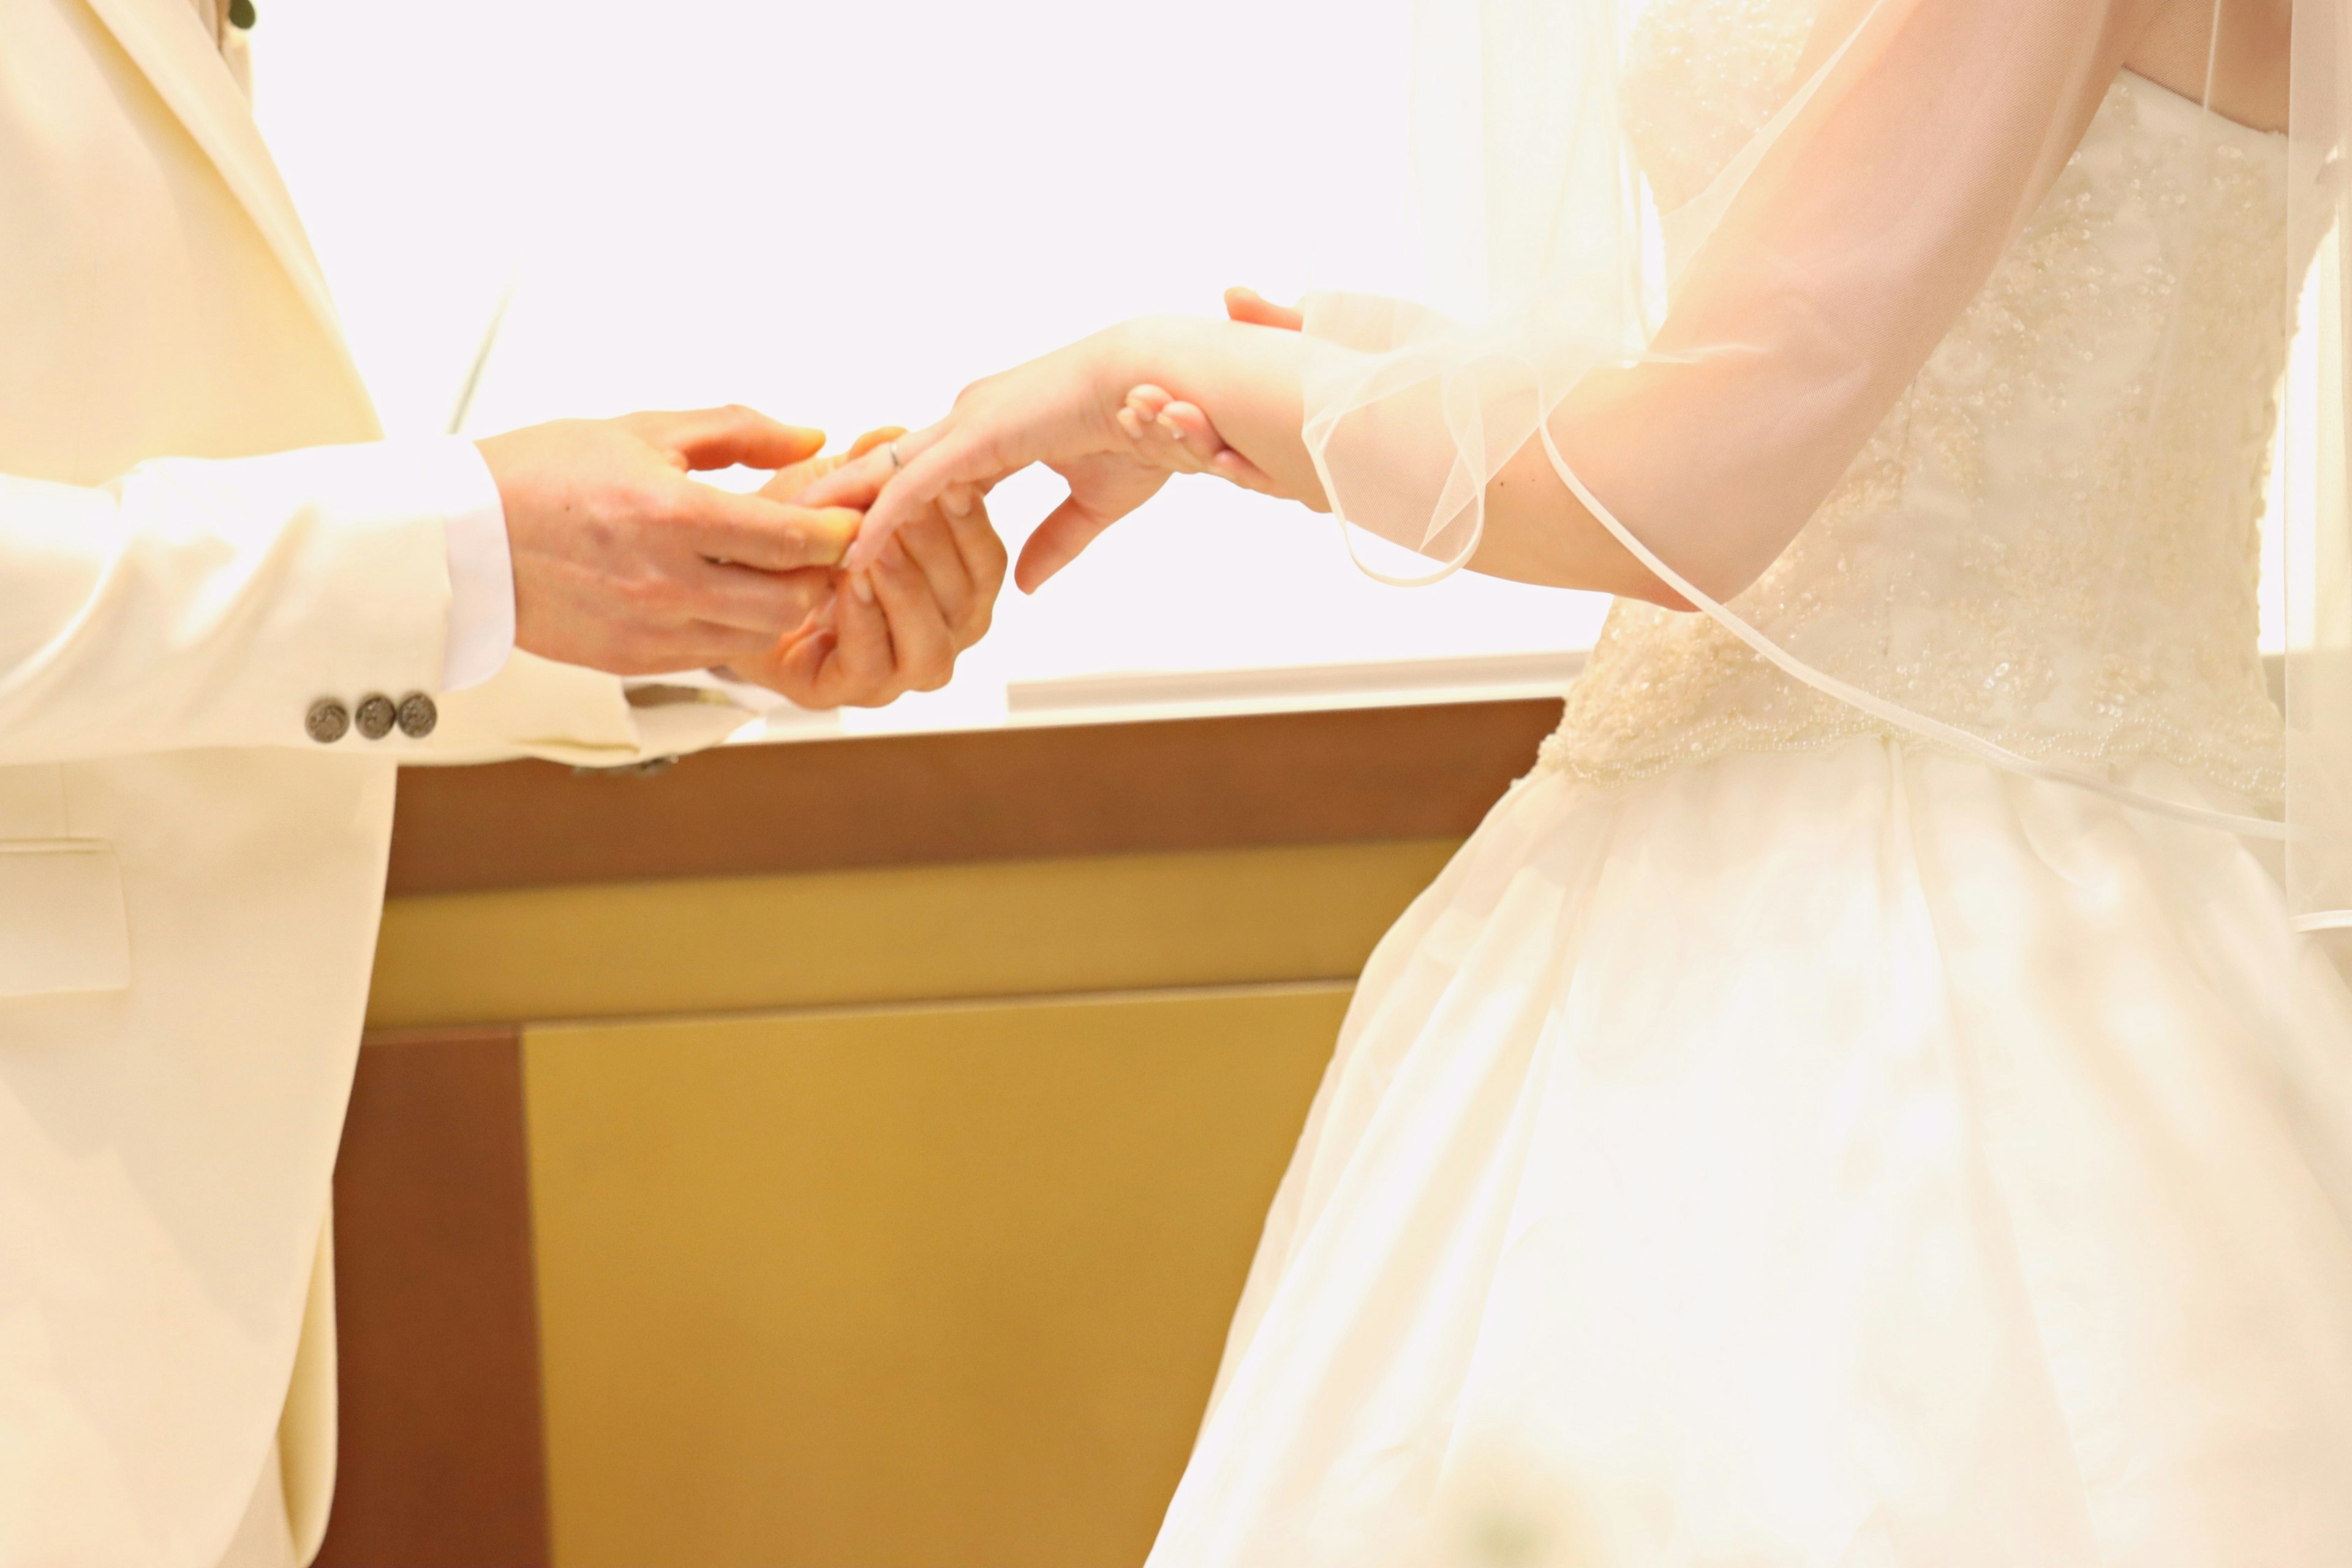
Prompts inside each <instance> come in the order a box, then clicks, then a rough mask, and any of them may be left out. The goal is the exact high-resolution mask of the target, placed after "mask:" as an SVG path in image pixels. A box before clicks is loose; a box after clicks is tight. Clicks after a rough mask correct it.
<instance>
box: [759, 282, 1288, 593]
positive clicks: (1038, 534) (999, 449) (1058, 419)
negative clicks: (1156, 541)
mask: <svg viewBox="0 0 2352 1568" xmlns="http://www.w3.org/2000/svg"><path fill="white" fill-rule="evenodd" d="M1300 363H1301V345H1300V342H1299V338H1298V336H1297V333H1295V332H1289V331H1263V330H1261V329H1260V328H1258V327H1257V326H1255V324H1247V323H1245V324H1243V325H1239V326H1236V325H1234V324H1233V323H1229V322H1222V321H1190V320H1184V319H1181V318H1164V319H1158V320H1148V321H1132V322H1129V323H1127V324H1125V325H1124V326H1119V327H1114V328H1112V329H1110V330H1109V331H1105V332H1099V333H1097V334H1096V335H1095V336H1094V337H1091V338H1088V339H1087V340H1085V341H1084V342H1078V343H1075V344H1073V345H1071V346H1070V347H1068V348H1066V349H1063V350H1060V351H1058V352H1057V353H1051V354H1047V355H1046V356H1045V357H1044V358H1043V359H1037V360H1033V361H1031V362H1030V363H1027V364H1025V365H1022V366H1020V367H1019V368H1017V369H1014V370H1011V371H1007V372H1005V373H1004V374H1001V375H993V376H990V377H989V378H987V379H986V380H984V381H980V382H975V383H974V384H972V385H971V386H970V387H968V388H966V389H965V390H964V392H963V394H962V395H961V396H960V397H958V398H957V399H956V405H955V408H954V409H953V411H952V412H950V414H949V416H947V418H945V419H943V420H941V421H940V423H938V424H937V425H934V426H931V427H930V428H929V429H927V430H922V431H919V432H918V433H916V434H915V435H913V436H909V437H906V438H905V439H904V440H903V441H900V442H898V443H896V444H895V453H896V458H897V459H902V460H903V462H904V468H903V471H900V472H898V473H895V474H890V475H888V476H887V481H888V482H887V484H886V485H885V486H884V487H883V489H882V490H881V493H880V496H879V499H878V500H876V502H875V504H874V507H873V509H872V510H871V511H870V512H869V513H868V515H867V517H866V522H865V525H864V526H863V528H862V529H861V530H860V531H859V533H858V537H857V540H856V543H855V544H853V545H852V546H851V549H850V552H849V555H848V558H847V564H848V565H849V566H850V567H852V568H856V567H860V566H863V565H865V564H866V563H868V562H871V561H872V560H874V559H875V556H876V554H877V552H879V551H880V550H881V548H882V547H883V545H884V544H885V543H886V542H887V541H888V539H889V537H890V535H891V533H892V531H894V530H896V529H897V528H898V527H900V526H901V525H902V524H903V523H904V522H905V521H906V520H907V519H908V518H909V517H911V516H913V515H915V514H916V513H917V512H919V510H921V509H923V508H925V507H929V506H932V505H935V504H936V505H939V506H941V507H943V508H944V509H945V510H947V511H948V512H949V513H950V515H953V514H954V513H955V512H956V511H957V510H958V509H959V508H961V507H962V506H965V505H969V504H973V503H976V501H977V499H978V498H979V497H980V496H981V495H983V494H985V493H986V492H987V491H988V490H989V489H991V488H992V487H993V486H994V485H995V484H996V483H997V482H998V481H999V480H1001V479H1004V478H1005V477H1006V476H1007V475H1010V474H1013V473H1015V472H1018V471H1019V470H1020V469H1022V468H1026V467H1028V466H1029V465H1030V464H1032V463H1042V464H1044V465H1045V466H1046V467H1048V468H1052V469H1054V471H1055V472H1056V473H1058V474H1060V475H1061V476H1062V478H1063V479H1064V480H1066V482H1067V483H1068V485H1069V487H1070V495H1069V499H1068V500H1066V501H1064V502H1063V503H1062V504H1061V505H1060V506H1059V507H1057V508H1055V510H1054V512H1053V514H1052V515H1051V516H1049V517H1048V518H1046V519H1045V521H1044V522H1043V523H1041V524H1039V525H1038V527H1037V529H1036V530H1035V531H1034V532H1033V533H1032V534H1031V535H1030V537H1029V542H1028V543H1027V544H1026V545H1025V546H1024V548H1023V550H1022V552H1021V560H1020V563H1019V565H1018V567H1017V568H1016V569H1015V573H1014V577H1015V580H1016V581H1017V582H1018V583H1019V584H1021V586H1022V588H1023V589H1024V591H1028V592H1034V591H1035V589H1036V588H1037V586H1038V585H1039V584H1042V583H1044V582H1045V580H1046V579H1047V578H1048V577H1051V576H1052V575H1053V574H1055V572H1058V571H1059V570H1061V569H1062V567H1064V566H1065V565H1066V564H1068V563H1069V562H1070V561H1072V560H1074V559H1075V558H1076V556H1077V555H1078V554H1079V553H1080V552H1082V551H1084V550H1085V549H1086V547H1087V545H1088V544H1090V543H1092V542H1094V540H1095V539H1096V538H1097V536H1098V535H1100V534H1101V533H1102V531H1104V530H1105V529H1107V528H1108V527H1109V526H1110V525H1111V524H1112V523H1113V522H1116V521H1118V519H1120V518H1122V517H1124V516H1126V515H1127V514H1128V513H1129V512H1131V511H1133V510H1135V509H1136V508H1138V507H1139V506H1141V505H1142V504H1143V503H1144V502H1145V501H1147V500H1150V499H1151V497H1152V496H1154V495H1156V494H1157V493H1159V490H1160V487H1161V486H1162V485H1164V484H1166V483H1167V481H1168V477H1169V476H1170V475H1171V474H1172V473H1187V472H1209V473H1216V474H1220V475H1222V476H1223V477H1225V478H1228V479H1233V480H1234V482H1235V483H1238V484H1245V485H1248V486H1249V487H1250V488H1252V489H1264V490H1266V491H1267V492H1268V493H1271V494H1276V495H1279V496H1283V497H1286V498H1287V499H1289V500H1297V501H1300V502H1302V503H1303V504H1306V505H1307V506H1312V507H1317V508H1318V509H1319V508H1321V507H1323V506H1324V505H1325V502H1324V500H1323V494H1322V485H1321V481H1320V479H1319V478H1318V475H1317V474H1316V472H1315V470H1314V468H1313V464H1312V462H1311V460H1310V459H1309V458H1308V457H1307V453H1306V449H1305V447H1304V445H1303V443H1302V441H1301V438H1300V414H1299V390H1298V388H1299V374H1300ZM1169 387H1172V388H1175V389H1176V392H1175V394H1174V395H1171V393H1169V392H1168V391H1165V390H1163V388H1169ZM1209 406H1213V407H1214V408H1215V409H1216V411H1217V413H1216V419H1215V421H1214V422H1212V420H1211V419H1210V417H1209V416H1208V415H1207V414H1206V413H1205V412H1204V411H1203V410H1204V409H1205V408H1206V407H1209ZM1244 451H1245V452H1247V453H1248V454H1249V456H1248V457H1246V458H1244V456H1243V453H1244ZM882 456H883V454H875V455H871V456H868V457H867V458H865V459H864V460H863V462H862V463H860V464H857V465H853V466H852V469H845V470H844V471H843V472H842V473H841V474H839V475H836V476H835V478H834V479H828V480H824V481H821V482H820V483H819V484H818V485H817V486H816V487H814V489H811V490H810V491H809V492H808V493H807V494H806V495H805V496H803V498H802V502H803V504H805V505H811V506H814V505H839V504H854V503H845V494H846V493H847V492H846V490H845V489H843V488H842V487H845V486H846V485H847V484H848V483H849V482H850V481H851V480H852V479H854V478H855V477H856V475H855V474H854V473H853V471H852V470H853V469H862V468H870V467H871V466H872V465H874V464H876V463H877V460H879V459H880V458H882ZM1269 475H1271V478H1269V477H1268V476H1269Z"/></svg>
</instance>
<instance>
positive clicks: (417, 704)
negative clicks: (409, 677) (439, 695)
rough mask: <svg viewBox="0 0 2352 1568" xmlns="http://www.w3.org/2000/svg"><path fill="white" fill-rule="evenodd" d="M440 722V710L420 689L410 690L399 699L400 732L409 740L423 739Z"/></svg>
mask: <svg viewBox="0 0 2352 1568" xmlns="http://www.w3.org/2000/svg"><path fill="white" fill-rule="evenodd" d="M440 722H441V710H440V709H438V708H436V707H435V706H434V705H433V699H431V698H430V697H427V696H425V693H423V692H422V691H412V692H410V693H409V694H408V695H407V696H405V697H404V698H402V699H401V700H400V732H401V733H402V734H404V735H405V736H407V737H408V738H409V739H410V740H412V741H421V740H423V739H425V736H427V735H430V734H431V733H433V727H434V726H435V725H436V724H438V723H440Z"/></svg>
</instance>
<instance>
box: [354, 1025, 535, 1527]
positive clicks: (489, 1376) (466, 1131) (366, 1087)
mask: <svg viewBox="0 0 2352 1568" xmlns="http://www.w3.org/2000/svg"><path fill="white" fill-rule="evenodd" d="M529 1170H530V1166H529V1163H528V1160H527V1157H526V1152H525V1148H524V1131H523V1098H522V1044H521V1036H520V1031H519V1030H516V1029H511V1028H501V1029H476V1030H466V1031H463V1032H458V1031H449V1032H443V1033H434V1034H410V1035H379V1036H374V1037H370V1039H369V1040H368V1041H367V1043H366V1044H365V1045H364V1046H363V1047H362V1049H361V1051H360V1065H359V1076H358V1079H357V1080H356V1082H355V1083H354V1085H353V1087H352V1107H351V1114H350V1118H349V1120H348V1121H347V1122H346V1123H345V1126H344V1129H343V1146H342V1152H341V1156H340V1158H339V1159H338V1161H337V1163H336V1166H335V1296H336V1317H337V1320H338V1329H339V1339H340V1345H339V1358H338V1359H339V1362H340V1377H341V1428H342V1430H341V1458H340V1464H339V1467H338V1475H337V1479H336V1486H335V1503H334V1511H333V1513H332V1515H331V1517H330V1518H329V1521H328V1525H327V1541H326V1545H325V1547H324V1549H323V1550H322V1551H321V1552H320V1556H319V1564H320V1568H384V1565H385V1564H388V1563H433V1564H436V1568H546V1564H547V1563H548V1562H549V1531H548V1511H547V1462H546V1453H545V1442H544V1436H543V1430H542V1426H541V1410H540V1361H539V1313H538V1303H537V1300H536V1297H535V1291H534V1285H533V1272H534V1270H533V1266H532V1257H531V1231H530V1176H529Z"/></svg>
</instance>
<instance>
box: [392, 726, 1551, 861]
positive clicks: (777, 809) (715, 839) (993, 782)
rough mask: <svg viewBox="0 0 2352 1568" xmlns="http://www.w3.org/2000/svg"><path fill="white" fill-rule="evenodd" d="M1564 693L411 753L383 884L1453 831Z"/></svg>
mask: <svg viewBox="0 0 2352 1568" xmlns="http://www.w3.org/2000/svg"><path fill="white" fill-rule="evenodd" d="M1558 722H1559V701H1558V700H1535V701H1514V702H1478V703H1462V704H1447V705H1433V706H1428V707H1411V708H1376V709H1358V710H1345V711H1339V712H1324V713H1285V714H1271V715H1262V716H1253V717H1246V718H1234V719H1196V720H1183V721H1160V722H1150V723H1128V724H1102V725H1084V726H1073V727H1070V728H1065V729H1029V730H996V731H980V732H976V733H967V734H930V735H908V736H887V737H873V738H863V739H856V740H834V741H816V742H796V743H792V744H784V745H773V746H744V747H733V748H729V749H727V750H724V751H718V752H705V753H703V754H701V755H699V756H694V757H688V758H687V759H686V760H685V761H684V762H682V763H679V764H678V765H677V767H675V768H672V769H670V770H669V771H668V772H667V773H658V774H655V775H652V776H644V777H641V776H608V775H598V774H589V775H580V774H575V773H572V771H571V770H570V769H567V768H562V767H558V766H555V765H552V764H550V763H538V762H520V763H498V764H495V765H491V766H487V767H476V768H411V769H408V770H406V771H404V773H402V774H401V781H400V806H399V812H398V815H397V816H396V818H395V824H394V833H393V843H392V870H391V886H390V890H391V892H392V893H394V895H399V894H413V893H440V892H461V891H472V890H478V889H492V888H521V887H545V886H551V885H557V884H563V883H579V882H615V881H634V880H643V879H661V878H673V877H711V876H756V875H773V874H782V873H789V872H794V871H816V870H841V869H848V868H857V867H869V866H890V865H906V864H918V863H927V862H946V861H970V860H995V859H1020V858H1030V857H1042V856H1060V855H1104V854H1125V853H1133V852H1142V851H1167V850H1185V849H1225V848H1248V847H1267V846H1274V845H1286V844H1335V843H1349V842H1359V841H1364V840H1373V839H1386V838H1444V837H1461V836H1463V835H1465V834H1467V833H1468V832H1469V831H1470V830H1471V829H1472V828H1474V827H1475V826H1477V824H1478V820H1479V818H1480V817H1481V816H1484V815H1485V814H1486V808H1487V807H1488V806H1490V805H1493V804H1494V802H1495V800H1496V797H1497V796H1499V795H1501V794H1502V793H1503V791H1504V789H1505V788H1507V786H1508V785H1509V784H1510V782H1511V781H1512V780H1513V779H1515V778H1517V777H1518V776H1519V775H1520V774H1522V773H1526V772H1527V770H1528V768H1529V767H1530V766H1532V765H1533V763H1534V761H1535V752H1536V747H1537V745H1538V742H1541V740H1542V739H1543V737H1544V736H1545V735H1546V734H1548V733H1549V731H1551V729H1552V727H1553V726H1554V725H1555V724H1557V723H1558Z"/></svg>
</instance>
